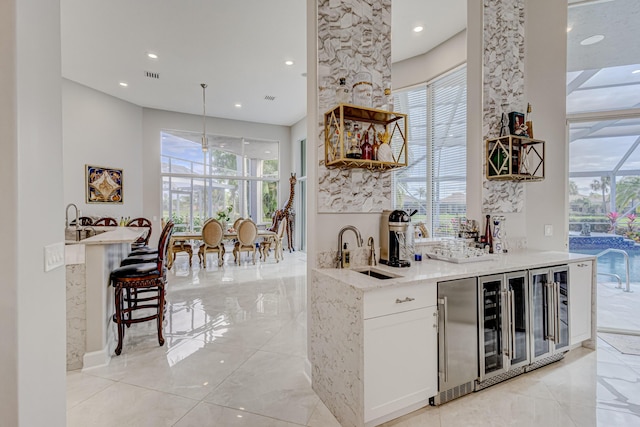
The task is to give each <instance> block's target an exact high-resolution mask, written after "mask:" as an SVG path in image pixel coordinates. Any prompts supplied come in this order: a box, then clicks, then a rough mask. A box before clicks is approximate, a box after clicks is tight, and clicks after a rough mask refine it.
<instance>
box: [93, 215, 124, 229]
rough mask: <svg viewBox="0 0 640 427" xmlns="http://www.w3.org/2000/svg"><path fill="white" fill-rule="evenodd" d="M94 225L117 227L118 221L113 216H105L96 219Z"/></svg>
mask: <svg viewBox="0 0 640 427" xmlns="http://www.w3.org/2000/svg"><path fill="white" fill-rule="evenodd" d="M93 226H94V227H105V226H106V227H117V226H118V221H116V219H115V218H111V217H108V216H105V217H104V218H100V219H97V220H96V222H94V223H93Z"/></svg>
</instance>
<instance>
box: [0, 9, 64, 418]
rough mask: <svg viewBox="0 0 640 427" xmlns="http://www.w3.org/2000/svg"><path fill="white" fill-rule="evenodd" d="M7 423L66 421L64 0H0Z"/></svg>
mask: <svg viewBox="0 0 640 427" xmlns="http://www.w3.org/2000/svg"><path fill="white" fill-rule="evenodd" d="M0 57H1V58H2V61H0V125H1V129H2V156H0V190H1V192H0V194H2V200H3V214H2V216H1V218H2V221H0V236H1V237H2V239H3V241H4V242H6V244H5V245H3V249H2V250H1V253H0V268H1V269H2V276H3V278H2V280H1V281H0V291H1V292H2V298H0V322H1V324H2V351H0V414H1V415H0V419H1V421H0V424H2V425H3V426H4V425H6V426H42V425H52V426H53V425H55V426H64V425H65V424H66V405H65V400H66V398H65V396H66V389H65V385H66V377H65V374H66V369H65V367H66V361H65V358H66V349H65V337H66V334H65V325H66V319H65V316H66V313H65V303H66V295H65V276H64V269H63V268H58V269H55V270H53V271H50V272H48V273H45V272H44V262H43V247H44V246H45V245H48V244H52V243H62V242H63V239H64V234H63V228H62V221H63V218H64V216H63V215H64V214H63V207H64V206H63V201H62V193H63V190H62V187H63V186H62V128H61V123H62V113H61V106H60V105H61V89H60V79H61V75H60V69H61V63H60V5H59V2H51V1H47V0H20V1H17V0H8V1H4V2H0Z"/></svg>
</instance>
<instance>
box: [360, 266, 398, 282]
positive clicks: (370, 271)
mask: <svg viewBox="0 0 640 427" xmlns="http://www.w3.org/2000/svg"><path fill="white" fill-rule="evenodd" d="M356 271H357V272H358V273H361V274H366V275H367V276H370V277H375V278H376V279H380V280H386V279H393V278H396V277H401V276H398V275H397V274H393V273H387V272H386V271H380V270H374V269H372V268H367V269H365V270H356Z"/></svg>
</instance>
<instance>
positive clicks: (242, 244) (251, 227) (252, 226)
mask: <svg viewBox="0 0 640 427" xmlns="http://www.w3.org/2000/svg"><path fill="white" fill-rule="evenodd" d="M237 233H238V241H237V242H236V243H235V244H234V245H233V259H234V261H235V262H236V264H238V265H240V263H241V262H240V255H241V254H242V252H252V253H253V263H254V264H255V263H256V238H257V237H258V227H257V226H256V223H255V222H253V221H252V220H250V219H245V220H244V221H242V222H241V223H240V224H238V231H237Z"/></svg>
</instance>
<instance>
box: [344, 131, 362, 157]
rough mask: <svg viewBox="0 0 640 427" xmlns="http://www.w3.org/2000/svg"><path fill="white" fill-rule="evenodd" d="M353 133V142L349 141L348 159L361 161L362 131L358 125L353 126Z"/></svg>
mask: <svg viewBox="0 0 640 427" xmlns="http://www.w3.org/2000/svg"><path fill="white" fill-rule="evenodd" d="M353 132H354V135H352V138H351V140H350V141H349V150H348V151H347V158H349V159H359V158H361V157H362V151H361V150H360V130H359V127H358V124H357V123H356V124H354V125H353Z"/></svg>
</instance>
